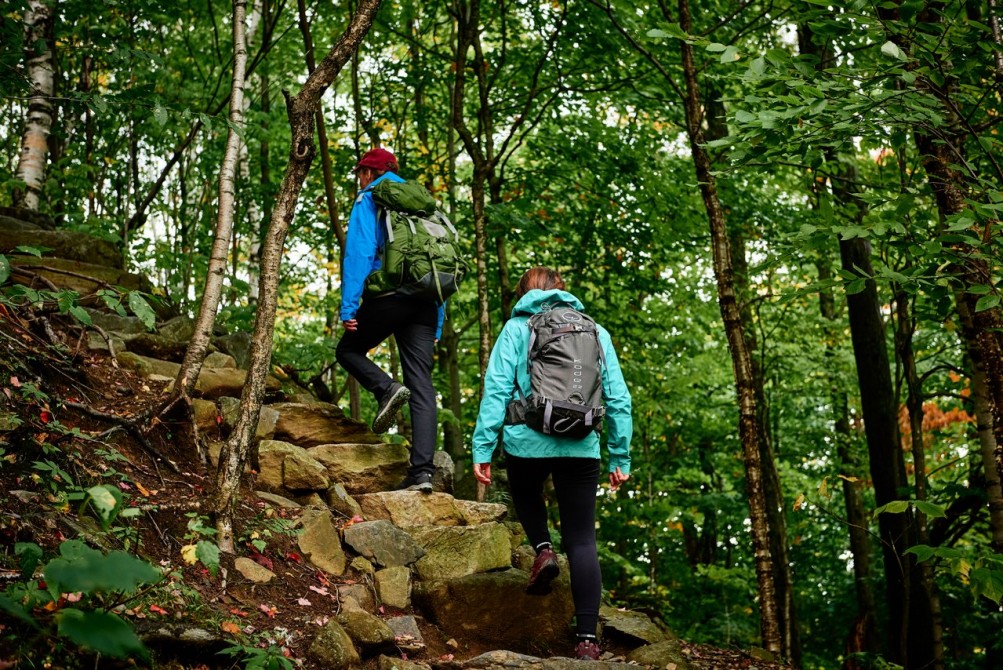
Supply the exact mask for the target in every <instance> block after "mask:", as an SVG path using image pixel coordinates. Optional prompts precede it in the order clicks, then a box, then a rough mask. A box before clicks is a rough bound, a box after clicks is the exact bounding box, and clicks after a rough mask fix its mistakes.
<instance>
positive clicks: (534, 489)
mask: <svg viewBox="0 0 1003 670" xmlns="http://www.w3.org/2000/svg"><path fill="white" fill-rule="evenodd" d="M505 462H506V464H507V468H508V484H509V490H510V492H511V493H512V506H513V507H515V513H516V516H518V517H519V523H521V524H522V529H523V530H524V531H526V537H528V538H529V543H530V544H531V545H532V546H533V548H534V549H536V551H537V552H538V553H539V547H540V545H541V544H549V543H550V530H549V529H548V528H547V504H546V502H545V501H544V500H543V483H544V482H545V481H547V476H548V475H549V474H550V468H549V463H550V459H547V458H519V457H518V456H513V455H511V454H506V455H505Z"/></svg>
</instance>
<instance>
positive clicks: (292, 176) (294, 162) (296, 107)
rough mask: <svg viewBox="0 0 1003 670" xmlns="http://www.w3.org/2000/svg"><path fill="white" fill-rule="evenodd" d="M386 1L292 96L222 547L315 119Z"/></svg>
mask: <svg viewBox="0 0 1003 670" xmlns="http://www.w3.org/2000/svg"><path fill="white" fill-rule="evenodd" d="M379 6H380V0H360V2H359V5H358V9H357V10H356V12H355V14H354V16H353V17H352V20H351V22H350V23H349V25H348V27H347V28H346V30H345V32H344V34H342V36H341V38H340V39H339V40H338V42H337V44H335V45H334V46H333V47H332V48H331V50H330V51H329V52H328V53H327V55H326V56H325V57H324V60H323V61H321V62H320V64H319V65H318V66H317V69H316V70H314V71H313V73H312V74H311V75H310V76H309V77H308V78H307V80H306V82H305V83H304V84H303V87H302V88H301V89H300V91H299V93H297V94H296V95H294V96H289V95H288V93H287V94H286V109H287V113H288V115H289V127H290V130H291V137H290V146H289V162H288V163H287V164H286V170H285V175H284V176H283V178H282V184H281V186H280V187H279V192H278V194H277V196H276V199H275V207H274V209H273V210H272V217H271V221H270V223H269V226H268V233H267V234H266V236H265V240H264V245H263V248H262V254H261V280H260V282H259V300H258V311H257V313H256V315H255V319H254V332H253V334H252V337H251V352H250V370H249V371H248V375H247V382H246V383H245V385H244V390H243V393H242V394H241V398H240V411H239V415H238V417H237V422H236V425H235V426H234V429H233V432H232V433H231V435H230V438H229V439H228V440H227V441H226V443H225V444H224V445H223V448H222V450H221V452H220V456H219V468H218V470H217V471H216V479H215V488H214V490H213V494H212V499H211V500H210V503H209V506H210V510H211V511H212V513H213V514H214V515H215V521H216V529H217V532H218V535H217V537H218V539H219V546H220V549H222V550H224V551H228V552H232V551H233V549H234V532H233V531H234V527H233V512H234V508H235V505H236V499H237V492H238V490H239V488H240V475H241V473H242V472H243V469H244V463H246V461H247V454H248V451H249V448H250V444H251V438H252V437H253V435H254V431H255V429H256V427H257V424H258V415H259V414H260V412H261V399H262V397H263V396H264V392H265V380H266V378H267V377H268V369H269V365H270V362H271V357H272V334H273V333H274V330H275V311H276V302H277V291H278V283H279V266H280V264H281V261H282V247H283V243H284V242H285V238H286V233H287V232H288V230H289V224H290V223H291V221H292V218H293V214H294V213H295V209H296V202H297V200H298V199H299V195H300V191H301V190H302V189H303V182H304V181H305V180H306V175H307V172H308V171H309V169H310V165H311V163H312V162H313V159H314V157H315V156H316V153H317V148H316V146H315V145H314V120H315V115H316V112H317V106H318V105H319V104H320V98H321V96H322V95H323V94H324V93H325V92H326V91H327V89H328V87H330V85H331V83H332V82H333V81H334V79H335V77H336V76H337V75H338V73H339V72H340V71H341V69H342V68H343V67H344V65H345V63H347V62H348V60H349V59H350V58H351V57H352V54H354V53H355V52H356V50H357V49H358V48H359V44H361V42H362V40H363V38H364V37H365V36H366V33H368V32H369V28H370V27H371V26H372V24H373V19H374V18H375V17H376V12H377V10H378V9H379Z"/></svg>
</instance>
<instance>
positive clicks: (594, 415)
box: [505, 306, 606, 439]
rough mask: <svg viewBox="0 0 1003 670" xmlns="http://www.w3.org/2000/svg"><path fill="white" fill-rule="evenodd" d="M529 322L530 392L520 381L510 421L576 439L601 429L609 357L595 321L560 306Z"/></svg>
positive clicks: (507, 420) (512, 405) (508, 418)
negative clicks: (606, 367) (604, 373)
mask: <svg viewBox="0 0 1003 670" xmlns="http://www.w3.org/2000/svg"><path fill="white" fill-rule="evenodd" d="M526 325H527V326H528V327H529V345H528V347H527V352H528V361H527V364H528V368H529V379H530V388H529V394H528V395H526V394H523V391H522V389H520V388H519V384H518V382H517V383H516V386H515V390H516V394H517V395H518V397H517V398H516V399H514V400H512V401H511V402H509V404H508V408H507V411H506V416H505V423H507V424H510V425H512V424H521V423H524V424H526V425H527V426H529V427H530V428H532V429H533V430H536V431H539V432H541V433H544V434H546V435H553V436H557V437H568V438H573V439H581V438H583V437H585V436H587V435H589V434H590V433H592V432H596V433H598V432H600V431H601V430H602V422H603V417H604V416H605V415H606V407H605V405H604V404H603V387H602V372H603V367H605V365H606V357H605V355H604V354H603V350H602V345H601V344H600V343H599V331H598V329H597V328H596V323H595V321H593V320H592V319H591V318H590V317H589V316H588V315H586V314H583V313H582V312H579V311H578V310H576V309H573V308H571V307H567V306H561V307H554V308H550V309H544V310H543V311H540V312H537V313H536V314H534V315H533V316H531V317H530V318H529V321H528V322H527V324H526Z"/></svg>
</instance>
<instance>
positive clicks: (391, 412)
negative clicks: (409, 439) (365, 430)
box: [373, 382, 411, 435]
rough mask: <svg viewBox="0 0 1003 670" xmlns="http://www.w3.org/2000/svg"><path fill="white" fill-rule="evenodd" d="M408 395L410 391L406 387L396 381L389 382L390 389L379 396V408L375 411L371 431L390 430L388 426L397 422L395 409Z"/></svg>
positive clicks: (402, 403) (404, 401)
mask: <svg viewBox="0 0 1003 670" xmlns="http://www.w3.org/2000/svg"><path fill="white" fill-rule="evenodd" d="M410 397H411V392H410V391H408V390H407V387H405V386H403V385H402V384H398V383H397V382H394V383H393V384H391V386H390V389H389V390H387V392H386V393H384V394H383V397H382V398H380V408H379V409H378V410H377V411H376V418H374V419H373V432H374V433H376V434H377V435H380V434H382V433H385V432H387V431H388V430H390V427H391V426H393V425H394V424H395V423H397V411H398V410H399V409H400V408H401V407H403V406H404V403H406V402H407V401H408V399H410Z"/></svg>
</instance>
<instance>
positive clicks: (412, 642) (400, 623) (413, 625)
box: [386, 614, 425, 649]
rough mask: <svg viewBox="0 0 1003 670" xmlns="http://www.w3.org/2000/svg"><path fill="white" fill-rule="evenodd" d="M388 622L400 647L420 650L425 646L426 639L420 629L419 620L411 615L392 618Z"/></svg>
mask: <svg viewBox="0 0 1003 670" xmlns="http://www.w3.org/2000/svg"><path fill="white" fill-rule="evenodd" d="M386 621H387V625H388V626H390V628H391V630H393V632H394V636H395V638H396V640H397V644H398V646H401V647H403V648H405V649H420V648H422V647H424V646H425V638H424V637H422V634H421V629H419V628H418V620H417V619H415V618H414V617H413V616H411V615H410V614H406V615H404V616H395V617H390V618H389V619H387V620H386Z"/></svg>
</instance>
